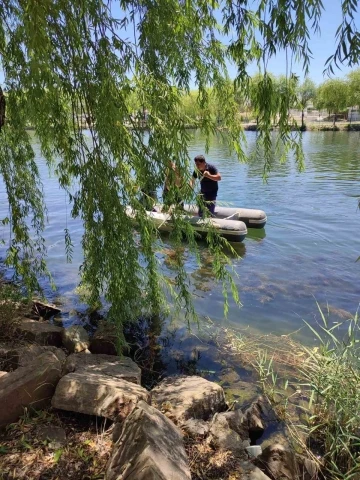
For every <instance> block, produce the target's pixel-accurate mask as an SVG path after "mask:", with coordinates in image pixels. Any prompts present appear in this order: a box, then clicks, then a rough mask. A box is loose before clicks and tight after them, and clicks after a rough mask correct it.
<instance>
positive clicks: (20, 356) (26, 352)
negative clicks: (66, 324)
mask: <svg viewBox="0 0 360 480" xmlns="http://www.w3.org/2000/svg"><path fill="white" fill-rule="evenodd" d="M47 352H51V353H53V354H54V355H55V356H56V357H57V358H58V359H59V361H60V363H61V364H63V363H64V362H65V358H66V355H65V352H64V351H63V350H61V349H60V348H57V347H49V346H43V345H36V344H28V345H22V346H19V347H15V348H12V349H9V350H8V351H7V353H6V356H5V357H4V358H3V368H4V369H5V370H16V369H17V368H19V367H26V366H27V365H28V364H29V363H30V362H32V361H34V360H36V359H37V358H38V357H39V356H40V355H42V354H43V353H47Z"/></svg>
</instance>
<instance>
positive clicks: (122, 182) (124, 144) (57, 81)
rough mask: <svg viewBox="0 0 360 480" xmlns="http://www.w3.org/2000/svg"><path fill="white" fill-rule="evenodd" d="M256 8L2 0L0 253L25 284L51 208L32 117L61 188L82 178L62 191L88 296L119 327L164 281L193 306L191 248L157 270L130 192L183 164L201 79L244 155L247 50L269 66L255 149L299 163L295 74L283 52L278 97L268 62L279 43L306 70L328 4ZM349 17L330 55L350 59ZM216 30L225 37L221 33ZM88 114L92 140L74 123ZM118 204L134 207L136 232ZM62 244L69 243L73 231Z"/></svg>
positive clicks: (217, 265)
mask: <svg viewBox="0 0 360 480" xmlns="http://www.w3.org/2000/svg"><path fill="white" fill-rule="evenodd" d="M343 4H344V12H345V13H344V15H345V16H346V18H351V15H352V14H353V13H354V12H355V9H356V2H343ZM345 4H346V5H345ZM252 5H253V3H252V2H249V1H247V0H240V1H238V2H235V3H234V2H232V1H231V2H230V1H224V2H222V3H220V4H219V5H218V4H216V3H214V2H208V1H203V0H198V1H192V2H189V1H181V2H180V3H179V2H178V1H175V0H166V1H160V2H156V3H154V2H152V1H150V0H145V1H143V2H135V1H133V2H130V1H121V2H108V3H106V4H105V3H104V2H103V1H102V0H87V1H84V0H74V1H73V2H71V3H69V2H68V1H66V0H57V1H56V2H38V1H33V0H30V1H24V0H17V1H13V0H11V1H10V0H4V1H3V2H2V4H1V6H0V52H1V54H0V59H1V65H2V69H3V73H4V78H5V82H4V87H5V88H4V90H5V91H6V95H7V111H6V123H5V126H4V128H3V129H2V131H1V133H0V135H1V142H0V171H1V174H2V177H3V180H4V182H5V186H6V191H7V195H8V200H9V205H10V214H11V215H10V217H11V222H12V223H11V231H12V237H11V244H10V248H9V250H8V258H7V263H8V265H13V266H14V267H15V268H16V271H17V273H18V274H20V275H21V276H23V278H24V279H25V282H26V285H27V287H28V290H29V291H30V292H31V291H33V290H36V289H39V283H38V281H39V278H40V277H41V276H42V275H48V272H47V268H46V264H45V261H44V258H45V256H46V249H45V246H44V239H43V230H44V225H45V218H46V208H45V205H44V199H43V195H42V186H41V181H40V178H39V172H38V170H37V166H36V161H35V155H34V151H33V148H32V144H31V142H30V138H29V135H28V134H27V132H26V127H27V126H28V125H32V126H34V128H35V133H36V136H37V138H38V140H39V142H40V146H41V153H42V155H43V157H44V158H45V159H46V161H47V163H48V165H49V166H51V165H56V172H57V175H58V179H59V185H60V187H62V188H64V189H65V190H66V191H68V188H69V186H71V185H76V191H75V193H73V194H71V195H70V194H69V199H70V200H71V201H72V215H73V216H74V217H80V218H81V219H82V222H83V225H84V234H83V238H82V247H83V252H84V262H83V266H82V271H81V275H82V281H83V282H84V284H86V285H88V286H89V290H90V299H91V302H92V303H94V304H96V303H97V302H98V300H99V298H100V297H101V296H102V295H103V293H105V298H106V300H107V301H108V303H109V304H110V311H109V318H110V319H113V320H114V321H116V322H118V323H119V324H122V323H123V322H124V321H125V320H129V319H135V318H137V316H138V315H139V313H140V312H141V311H142V310H143V309H144V308H147V309H149V310H151V311H158V310H159V309H161V308H162V306H163V305H164V303H165V291H164V288H168V289H169V290H171V289H172V288H173V287H174V295H175V299H176V303H177V306H178V307H179V308H181V307H185V308H186V309H187V312H188V313H189V314H193V313H194V312H193V310H192V306H191V305H192V303H191V295H190V293H189V284H188V279H187V276H186V274H185V270H184V262H185V254H182V255H179V257H178V261H177V267H176V268H177V270H176V272H177V273H176V275H175V278H174V279H173V284H174V285H173V284H169V282H168V280H167V279H166V278H164V277H163V276H162V274H161V270H160V268H159V258H158V256H157V254H156V249H157V246H156V241H155V240H156V239H157V234H156V231H155V229H154V226H153V225H152V224H151V222H150V221H149V219H148V217H147V215H146V211H145V209H144V206H143V205H142V204H141V202H140V200H139V195H138V190H139V187H141V186H142V185H143V184H151V185H153V186H160V185H162V183H163V181H164V178H165V173H166V169H167V166H168V160H169V159H170V158H173V159H174V161H175V163H176V166H177V167H178V168H179V169H180V170H181V171H182V172H184V175H185V176H186V175H187V173H186V172H187V171H188V166H189V160H190V159H189V157H188V144H189V140H190V135H189V132H188V131H187V130H186V125H187V123H188V118H187V116H186V114H185V113H184V112H183V110H182V109H181V108H180V104H181V100H182V97H183V95H184V93H186V92H189V90H190V86H191V85H192V84H193V83H195V84H196V87H197V90H198V103H199V105H200V106H201V108H202V110H205V111H206V109H207V108H208V107H209V104H210V101H211V98H210V96H209V94H208V88H209V87H211V88H212V92H213V95H215V97H216V98H217V99H218V101H219V102H220V103H221V105H222V112H221V117H222V124H223V126H224V127H225V130H224V132H223V135H224V138H225V139H226V141H227V142H228V143H229V146H230V147H231V148H232V149H233V150H235V152H236V154H237V155H238V157H239V159H241V160H243V161H245V160H246V158H245V153H244V137H243V135H242V130H241V126H240V124H239V122H238V119H237V113H238V112H237V107H236V102H235V95H234V92H235V91H238V90H240V91H244V92H246V91H248V90H249V89H250V83H249V77H248V74H247V69H248V66H249V64H250V63H251V62H254V61H255V62H256V63H257V64H258V66H259V69H260V71H261V72H262V73H263V76H262V80H261V84H260V87H261V88H259V89H258V92H259V94H258V96H257V98H256V107H257V112H258V119H259V124H258V127H259V135H258V140H257V141H258V154H261V155H263V156H264V159H265V162H264V163H265V171H268V169H269V168H270V165H271V158H272V157H273V155H274V145H275V148H276V151H278V152H280V151H281V152H282V155H283V157H284V159H285V157H286V155H287V153H288V152H289V151H293V152H294V153H295V155H296V158H297V159H298V162H299V165H300V166H301V164H302V163H301V162H302V149H301V142H300V139H301V137H300V133H294V132H291V125H289V121H288V120H289V118H288V115H289V113H288V112H289V107H290V106H291V104H292V103H293V101H294V85H295V82H294V79H295V78H294V74H293V72H292V71H291V62H289V65H288V66H287V72H286V74H287V75H286V78H285V82H284V83H283V85H282V88H281V97H279V90H278V89H275V88H274V86H273V82H272V79H271V76H270V75H269V74H268V72H267V63H268V60H269V59H270V58H271V57H272V56H274V55H275V54H276V53H277V52H278V51H279V50H286V51H287V52H288V55H289V58H292V57H294V58H295V59H300V58H301V59H302V61H303V65H304V70H305V71H307V70H308V68H309V65H310V59H311V50H310V46H309V44H308V40H309V34H310V29H312V30H314V31H316V30H318V29H319V21H320V17H321V13H322V3H321V1H320V0H315V1H314V0H311V1H310V0H291V1H290V0H278V1H275V2H273V1H272V2H270V1H268V0H261V1H259V2H258V3H257V5H256V7H252ZM289 12H291V14H290V15H289ZM344 18H345V17H344ZM309 25H311V26H309ZM348 25H349V22H348V23H347V21H345V20H344V22H343V23H342V25H341V27H340V30H339V31H338V32H337V35H338V38H339V42H340V44H341V45H342V47H341V48H342V51H344V49H345V48H346V49H347V50H346V52H347V55H345V56H344V55H343V56H341V55H340V54H339V53H335V57H334V62H335V63H339V62H344V61H345V62H346V61H349V62H350V63H351V64H353V63H354V62H355V60H356V59H357V58H358V55H359V50H358V43H357V40H356V39H357V38H358V35H359V34H358V32H357V30H356V26H355V24H354V21H353V20H351V22H350V25H351V31H350V30H349V26H348ZM347 33H348V34H347ZM224 34H225V35H226V36H227V38H229V39H230V40H228V41H227V44H225V43H223V41H222V39H223V38H224V37H223V35H224ZM335 34H336V32H334V35H335ZM344 42H345V43H344ZM344 45H347V46H346V47H344ZM227 61H231V62H235V64H236V65H237V68H238V74H237V77H236V79H235V82H231V81H229V78H228V73H227V68H226V65H227ZM134 95H135V96H136V98H137V99H138V100H139V102H140V106H141V109H142V111H145V110H146V111H147V112H148V119H147V128H148V138H147V139H146V138H145V136H144V135H143V132H142V130H141V129H140V128H139V125H138V123H136V122H134V119H133V116H132V113H133V109H132V105H131V98H132V96H134ZM279 99H280V101H279ZM275 100H276V101H275ZM274 115H277V116H278V119H279V120H278V122H279V131H278V133H277V139H276V141H275V143H274V142H273V137H272V134H270V130H271V127H272V119H273V117H274ZM84 119H86V121H87V123H88V133H89V138H88V139H85V137H84V135H83V132H82V131H81V130H80V128H79V124H80V123H82V122H83V120H84ZM197 126H198V127H199V128H201V130H202V131H203V132H205V134H206V135H207V138H209V136H210V135H211V134H213V133H214V132H216V131H217V124H216V119H214V118H212V116H211V115H209V116H206V115H205V116H203V117H202V118H201V119H200V120H199V122H198V124H197ZM192 195H193V194H192V192H191V191H189V192H187V193H185V200H189V201H190V200H192V199H193V197H192ZM126 206H131V207H132V208H133V209H134V210H135V211H136V212H137V213H136V216H137V218H136V220H137V225H138V227H137V234H136V235H134V228H133V223H132V220H131V219H130V218H129V217H128V216H127V214H126ZM174 221H175V222H176V225H177V227H176V229H175V232H174V238H175V241H176V244H177V245H180V244H181V239H182V238H183V236H184V235H185V236H186V238H187V240H188V245H189V249H190V251H192V252H194V253H195V254H196V252H197V246H196V242H195V237H194V232H193V231H192V230H191V229H190V228H189V227H188V226H187V225H186V224H185V222H184V221H183V220H182V219H181V216H180V215H179V214H178V213H177V212H175V213H174ZM157 241H159V240H158V239H157ZM66 245H67V250H69V248H70V246H71V238H70V236H69V231H67V232H66ZM209 249H210V252H211V254H213V255H214V259H215V260H214V275H215V277H216V278H217V279H218V280H220V281H223V282H225V285H229V284H230V285H231V286H232V288H233V292H234V294H235V297H236V293H235V288H234V284H233V282H232V277H231V272H229V269H228V268H227V267H228V264H229V261H228V260H227V259H226V257H225V256H224V254H223V253H222V250H221V248H219V241H214V238H213V236H211V240H210V241H209ZM70 256H71V255H70Z"/></svg>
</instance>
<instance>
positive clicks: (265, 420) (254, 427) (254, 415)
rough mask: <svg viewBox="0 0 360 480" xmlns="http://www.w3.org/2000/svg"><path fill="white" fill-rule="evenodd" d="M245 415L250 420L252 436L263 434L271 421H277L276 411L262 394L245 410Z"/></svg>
mask: <svg viewBox="0 0 360 480" xmlns="http://www.w3.org/2000/svg"><path fill="white" fill-rule="evenodd" d="M244 415H245V416H246V418H247V420H248V429H249V433H250V436H251V434H255V435H256V436H261V435H262V433H263V432H264V430H265V428H266V427H267V426H268V424H269V423H272V422H277V418H276V415H275V412H274V411H273V409H272V407H271V405H270V403H269V402H268V401H267V400H265V398H264V397H262V396H259V397H258V398H257V399H256V400H255V401H254V402H253V403H252V404H251V405H250V407H249V408H248V409H247V410H245V412H244Z"/></svg>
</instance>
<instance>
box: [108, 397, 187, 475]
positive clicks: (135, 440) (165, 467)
mask: <svg viewBox="0 0 360 480" xmlns="http://www.w3.org/2000/svg"><path fill="white" fill-rule="evenodd" d="M125 479H126V480H190V479H191V475H190V469H189V465H188V460H187V456H186V453H185V449H184V445H183V437H182V433H181V432H180V430H179V429H178V428H177V427H176V426H175V425H174V424H173V423H172V422H171V421H170V420H169V419H168V418H167V417H166V416H165V415H163V414H162V413H161V412H159V411H158V410H156V409H155V408H153V407H151V406H149V405H147V404H146V403H145V402H143V401H140V402H139V403H138V405H137V407H136V408H135V409H134V410H133V412H132V413H131V414H130V415H129V416H128V418H127V419H126V421H125V423H124V426H123V430H122V433H121V436H120V438H119V439H118V441H117V442H116V444H115V446H114V449H113V453H112V456H111V458H110V460H109V462H108V466H107V470H106V476H105V480H125Z"/></svg>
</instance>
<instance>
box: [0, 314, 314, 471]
mask: <svg viewBox="0 0 360 480" xmlns="http://www.w3.org/2000/svg"><path fill="white" fill-rule="evenodd" d="M35 318H36V316H35V317H34V318H22V319H21V321H20V322H18V324H17V327H16V335H17V340H18V345H13V344H12V345H10V344H6V343H5V344H2V345H1V346H0V369H1V372H0V404H1V405H2V408H1V410H0V427H1V428H2V429H3V431H5V432H6V431H9V428H11V425H14V423H16V422H18V421H19V418H21V417H22V415H23V414H24V409H25V411H27V412H29V413H31V412H32V411H42V410H43V409H45V411H47V412H69V413H68V415H70V416H73V417H76V416H79V415H80V416H85V417H86V416H89V418H90V417H91V418H93V417H96V418H98V419H102V421H103V422H107V426H108V428H110V429H111V432H112V443H111V441H110V438H109V446H108V453H109V455H108V457H109V458H108V460H107V463H106V465H105V464H104V466H103V469H102V472H101V474H100V477H96V478H104V479H105V480H120V479H124V480H125V479H128V480H141V479H144V480H145V479H147V480H148V479H153V480H155V479H159V480H160V479H166V480H168V479H177V480H182V479H191V478H192V479H205V478H218V479H220V478H224V479H225V478H226V479H237V478H239V479H248V480H261V479H263V480H268V479H277V478H284V479H289V480H290V479H291V480H294V479H296V478H302V479H308V480H311V479H315V478H317V473H316V466H315V464H314V463H313V462H311V461H310V460H308V459H304V458H303V457H301V456H299V455H297V454H296V453H295V452H294V451H293V450H292V449H291V448H290V447H289V444H287V443H286V442H284V441H281V443H278V442H277V441H276V440H274V441H273V442H270V443H269V442H267V446H266V447H265V446H264V448H263V450H262V448H261V446H260V445H259V441H258V440H259V438H260V439H261V437H262V435H263V434H264V432H265V431H266V430H267V429H269V428H270V429H271V428H273V426H274V425H276V424H277V423H278V419H277V416H276V415H275V412H274V411H273V410H272V408H271V406H270V404H269V403H268V402H267V401H266V400H265V399H264V398H263V397H261V396H258V397H257V398H255V399H254V400H253V401H252V402H250V403H249V402H244V403H239V402H237V403H234V404H232V405H229V404H228V403H227V402H226V396H225V392H224V389H223V388H222V387H221V386H220V385H218V384H217V383H214V382H211V381H208V380H206V379H204V378H202V377H200V376H197V375H194V376H189V375H175V376H169V377H167V378H165V379H163V380H162V381H160V383H158V384H157V385H156V386H155V387H153V388H151V390H147V389H146V388H144V386H142V382H141V377H142V372H141V369H140V368H139V366H138V365H137V364H136V363H135V362H134V361H133V360H132V359H131V358H129V357H124V356H121V357H119V356H117V355H116V349H115V345H114V336H113V335H112V334H111V331H110V333H109V331H108V332H107V333H106V332H104V330H99V331H98V332H96V333H95V335H94V336H93V337H92V338H91V339H90V338H89V336H88V334H87V332H86V330H85V329H84V328H83V327H82V326H79V325H74V326H71V327H69V328H67V329H64V328H62V327H58V326H55V325H53V324H52V323H50V322H49V321H46V320H42V319H41V318H40V319H39V318H37V319H35ZM47 427H48V430H46V429H45V434H44V433H42V435H43V436H44V435H45V437H46V435H47V434H46V431H47V432H48V436H49V438H47V437H46V440H47V442H48V443H51V442H52V441H56V438H55V440H54V438H51V437H52V435H53V433H54V428H53V429H52V430H51V427H54V426H53V425H51V424H50V425H47ZM49 428H50V430H49ZM59 428H60V427H56V428H55V433H56V435H55V437H58V436H59V432H60V431H61V428H60V430H59ZM62 430H63V429H62ZM61 436H62V437H63V442H65V443H66V438H65V437H66V435H65V433H64V431H61V433H60V437H61ZM6 438H7V437H6V435H5V436H4V437H3V438H2V443H1V442H0V445H2V446H3V448H5V451H6ZM0 449H1V446H0ZM0 451H1V450H0ZM61 451H62V450H61ZM8 460H9V459H8ZM204 460H205V461H204ZM4 461H6V455H2V456H0V462H4ZM206 462H208V463H207V464H206ZM0 465H1V463H0ZM214 472H215V473H214ZM216 472H217V473H216ZM16 475H17V476H9V475H8V476H7V477H6V478H9V479H10V478H23V477H21V475H20V473H19V472H18V473H17V474H16ZM101 475H102V476H101ZM0 478H1V476H0ZM24 478H25V477H24ZM26 478H34V479H35V478H39V479H40V478H45V477H39V476H34V477H31V475H30V476H29V473H28V474H27V476H26ZM46 478H54V479H55V478H59V479H60V478H69V477H68V474H67V476H65V477H61V476H59V475H57V476H54V477H46ZM74 478H75V477H74ZM84 478H85V477H84ZM86 478H95V477H86Z"/></svg>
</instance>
